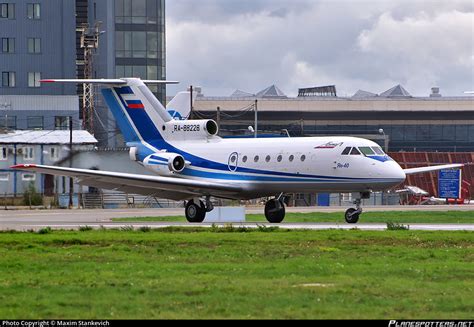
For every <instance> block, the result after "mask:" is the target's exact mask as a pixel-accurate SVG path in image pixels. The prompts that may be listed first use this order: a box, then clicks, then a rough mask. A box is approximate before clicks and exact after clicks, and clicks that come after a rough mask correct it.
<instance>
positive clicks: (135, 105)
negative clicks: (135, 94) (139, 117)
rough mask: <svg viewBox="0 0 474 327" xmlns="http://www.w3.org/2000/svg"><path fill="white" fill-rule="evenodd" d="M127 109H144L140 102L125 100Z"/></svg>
mask: <svg viewBox="0 0 474 327" xmlns="http://www.w3.org/2000/svg"><path fill="white" fill-rule="evenodd" d="M126 102H127V107H128V109H145V106H144V105H143V103H142V102H141V101H140V100H126Z"/></svg>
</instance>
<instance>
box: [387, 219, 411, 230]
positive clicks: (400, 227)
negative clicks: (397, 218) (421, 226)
mask: <svg viewBox="0 0 474 327" xmlns="http://www.w3.org/2000/svg"><path fill="white" fill-rule="evenodd" d="M409 229H410V226H409V225H402V224H397V223H392V222H390V221H389V222H388V223H387V230H409Z"/></svg>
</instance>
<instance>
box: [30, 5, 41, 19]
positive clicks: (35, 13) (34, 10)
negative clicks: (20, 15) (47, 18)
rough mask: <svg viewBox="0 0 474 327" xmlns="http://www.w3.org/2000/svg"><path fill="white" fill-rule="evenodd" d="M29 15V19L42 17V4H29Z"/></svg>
mask: <svg viewBox="0 0 474 327" xmlns="http://www.w3.org/2000/svg"><path fill="white" fill-rule="evenodd" d="M27 17H28V19H40V18H41V5H40V4H39V3H29V4H27Z"/></svg>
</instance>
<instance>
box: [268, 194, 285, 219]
mask: <svg viewBox="0 0 474 327" xmlns="http://www.w3.org/2000/svg"><path fill="white" fill-rule="evenodd" d="M280 198H281V197H279V198H278V199H272V200H269V201H267V203H266V204H265V217H266V218H267V220H268V221H269V222H270V223H272V224H279V223H281V222H282V221H283V219H284V218H285V204H284V203H283V201H282V200H281V199H280Z"/></svg>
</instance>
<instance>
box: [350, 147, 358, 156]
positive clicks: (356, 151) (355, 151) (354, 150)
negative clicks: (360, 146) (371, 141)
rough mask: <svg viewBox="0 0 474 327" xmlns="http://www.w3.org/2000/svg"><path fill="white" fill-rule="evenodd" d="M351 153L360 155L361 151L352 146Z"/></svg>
mask: <svg viewBox="0 0 474 327" xmlns="http://www.w3.org/2000/svg"><path fill="white" fill-rule="evenodd" d="M351 155H354V156H355V155H360V151H359V150H357V148H352V151H351Z"/></svg>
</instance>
